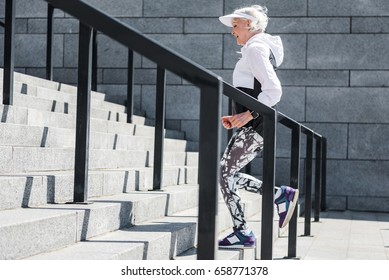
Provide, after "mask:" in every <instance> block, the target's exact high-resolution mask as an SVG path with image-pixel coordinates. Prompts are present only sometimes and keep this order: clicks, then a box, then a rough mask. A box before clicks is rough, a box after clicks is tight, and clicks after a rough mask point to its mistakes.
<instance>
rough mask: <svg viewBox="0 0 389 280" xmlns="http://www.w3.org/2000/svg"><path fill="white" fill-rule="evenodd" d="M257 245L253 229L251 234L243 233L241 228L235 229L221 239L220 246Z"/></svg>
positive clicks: (239, 246)
mask: <svg viewBox="0 0 389 280" xmlns="http://www.w3.org/2000/svg"><path fill="white" fill-rule="evenodd" d="M252 247H255V236H254V233H253V232H252V231H250V233H249V234H243V233H242V232H241V231H240V230H236V229H234V232H233V233H231V234H230V235H228V236H227V237H225V238H224V239H222V240H219V248H232V249H239V248H252Z"/></svg>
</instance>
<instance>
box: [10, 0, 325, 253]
mask: <svg viewBox="0 0 389 280" xmlns="http://www.w3.org/2000/svg"><path fill="white" fill-rule="evenodd" d="M45 1H46V2H48V37H47V41H48V43H50V46H48V47H47V57H46V59H47V71H46V74H47V77H48V79H52V73H53V72H52V36H53V28H52V24H53V10H54V8H58V9H61V10H63V11H64V12H66V13H68V14H70V15H72V16H73V17H75V18H76V19H78V20H79V21H80V32H79V36H80V37H79V61H78V90H77V117H76V121H77V124H76V155H75V175H74V177H75V183H74V202H75V203H79V202H86V201H87V199H88V195H87V194H88V154H89V122H90V98H91V87H92V88H95V87H96V80H95V81H92V78H93V77H95V76H96V75H95V74H96V73H95V72H93V71H95V70H92V69H96V68H97V62H96V61H97V56H96V54H97V43H96V35H97V32H100V33H102V34H104V35H106V36H108V37H110V38H111V39H113V40H114V41H116V42H118V43H120V44H122V45H124V46H125V47H126V48H128V91H127V121H128V122H131V120H132V115H133V83H134V78H133V77H134V52H136V53H139V54H140V55H142V56H145V57H147V58H148V59H150V60H152V61H153V62H155V63H156V64H157V85H156V116H155V120H156V123H155V145H154V177H153V178H154V182H153V189H154V190H159V189H161V184H162V179H163V178H162V174H163V141H164V125H165V98H166V92H165V88H166V71H170V72H172V73H174V74H176V75H178V76H180V77H182V78H184V79H185V80H187V81H189V82H191V83H192V84H193V85H195V86H197V87H198V88H199V89H200V130H199V136H200V137H199V171H198V183H199V214H198V250H197V255H198V259H215V254H216V215H217V196H218V190H217V186H218V178H219V176H218V175H219V157H220V143H219V139H220V116H221V95H222V94H224V95H226V96H228V97H229V98H230V99H234V100H235V101H237V102H239V103H240V104H242V105H244V106H246V107H247V108H250V109H251V110H254V111H257V112H259V113H260V114H261V115H263V117H264V135H263V136H264V151H263V161H264V162H266V164H264V165H263V171H262V174H263V196H262V201H263V202H262V227H261V255H260V258H261V259H272V252H273V214H274V213H273V211H274V205H273V200H274V185H275V165H276V162H275V155H276V126H277V123H278V122H280V123H281V124H284V125H285V126H287V127H289V128H291V129H292V141H291V145H292V153H291V186H292V187H295V188H298V187H299V175H298V174H299V170H300V165H299V160H300V142H301V133H302V132H303V133H305V134H306V135H307V143H308V144H307V159H306V160H307V164H306V174H307V175H306V178H305V189H306V195H305V198H306V199H308V200H309V201H308V202H306V216H307V215H308V213H309V215H310V213H311V209H310V208H307V207H308V206H309V205H312V202H311V201H310V199H311V195H308V192H309V191H310V187H311V183H310V182H311V181H312V149H313V145H312V143H313V140H314V139H315V140H316V167H315V187H316V191H315V220H318V219H319V211H320V205H325V182H326V181H325V167H326V164H325V162H324V161H325V160H326V141H325V138H324V137H322V136H321V135H319V134H317V133H315V132H314V131H312V130H310V129H309V128H306V127H305V126H303V125H301V124H299V123H298V122H296V121H294V120H292V119H290V118H288V117H287V116H285V115H283V114H282V113H279V112H277V111H275V110H274V109H272V108H270V107H267V106H265V105H263V104H262V103H260V102H258V101H257V100H256V99H254V98H252V97H250V96H249V95H246V94H244V93H243V92H242V91H240V90H238V89H236V88H234V87H233V86H231V85H229V84H228V83H226V82H224V81H223V80H222V79H221V78H220V77H219V76H218V75H216V74H214V73H212V72H211V71H209V70H207V69H205V68H204V67H202V66H200V65H198V64H196V63H194V62H193V61H191V60H189V59H187V58H185V57H183V56H182V55H180V54H178V53H176V52H174V51H172V50H171V49H169V48H166V47H164V46H162V45H161V44H159V43H158V42H156V41H154V40H152V39H150V38H148V37H146V36H144V35H142V34H141V33H140V32H138V31H137V30H135V29H133V28H132V27H130V26H128V25H126V24H124V23H122V22H120V21H118V20H117V19H115V18H113V17H111V16H109V15H108V14H106V13H104V12H103V11H100V10H98V9H96V8H94V7H92V6H90V5H88V4H86V3H84V2H82V1H79V0H67V1H61V0H45ZM14 7H15V5H14V1H13V0H6V16H5V36H4V44H5V47H4V78H3V82H4V87H3V104H5V105H12V94H13V90H12V86H13V70H14V69H13V63H14V51H13V50H14V46H13V37H14V18H15V9H14ZM50 18H51V19H50ZM6 58H7V59H6ZM94 59H96V60H94ZM309 174H310V175H309ZM309 203H310V204H309ZM296 213H297V212H295V214H294V217H293V219H292V221H291V224H290V225H289V249H288V256H290V257H293V256H295V255H296V232H297V216H296V215H297V214H296ZM305 222H306V228H305V229H306V231H305V233H306V235H307V232H310V228H309V227H307V224H310V219H307V218H306V219H305Z"/></svg>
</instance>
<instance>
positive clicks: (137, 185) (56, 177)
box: [0, 166, 198, 210]
mask: <svg viewBox="0 0 389 280" xmlns="http://www.w3.org/2000/svg"><path fill="white" fill-rule="evenodd" d="M197 172H198V169H197V166H193V167H190V166H188V167H179V166H167V167H165V168H164V172H163V180H162V187H167V186H173V185H178V186H182V185H185V184H197ZM152 178H153V169H152V168H150V167H143V168H133V169H123V170H118V169H113V170H94V171H93V170H92V171H89V172H88V198H95V197H99V196H107V195H115V194H120V193H123V192H131V191H135V190H136V191H147V190H150V189H152V184H153V182H152ZM0 186H1V188H0V197H2V199H1V200H0V210H4V209H13V208H19V207H34V206H41V205H45V204H46V203H64V202H68V201H72V200H73V192H74V187H73V186H74V171H73V170H69V171H52V172H30V173H28V174H15V175H10V174H7V175H2V176H0Z"/></svg>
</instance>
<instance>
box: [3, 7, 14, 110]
mask: <svg viewBox="0 0 389 280" xmlns="http://www.w3.org/2000/svg"><path fill="white" fill-rule="evenodd" d="M4 22H5V28H4V72H3V104H4V105H13V85H14V62H15V61H14V49H15V48H14V45H15V44H14V41H15V1H14V0H6V1H5V19H4Z"/></svg>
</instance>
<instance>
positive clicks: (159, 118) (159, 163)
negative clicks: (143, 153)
mask: <svg viewBox="0 0 389 280" xmlns="http://www.w3.org/2000/svg"><path fill="white" fill-rule="evenodd" d="M165 89H166V71H165V69H163V68H161V67H159V66H158V67H157V95H156V103H155V104H156V105H155V129H154V168H153V174H154V175H153V190H160V189H161V188H162V180H163V142H164V129H165V103H166V102H165V100H166V93H165Z"/></svg>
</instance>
